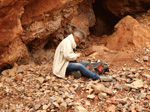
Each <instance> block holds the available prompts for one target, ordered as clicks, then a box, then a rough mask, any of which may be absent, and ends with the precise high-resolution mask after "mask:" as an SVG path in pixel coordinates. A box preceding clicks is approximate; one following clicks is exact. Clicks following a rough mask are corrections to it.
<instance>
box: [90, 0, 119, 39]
mask: <svg viewBox="0 0 150 112" xmlns="http://www.w3.org/2000/svg"><path fill="white" fill-rule="evenodd" d="M92 5H93V10H94V13H95V18H96V23H95V25H94V26H93V27H91V28H90V31H91V33H92V34H93V35H95V36H99V37H101V36H102V35H111V34H112V33H113V31H114V26H115V25H116V24H117V23H118V21H119V20H120V18H118V17H116V16H115V15H113V14H112V13H111V12H109V11H107V10H106V9H105V8H104V6H103V0H96V1H95V2H94V3H93V4H92Z"/></svg>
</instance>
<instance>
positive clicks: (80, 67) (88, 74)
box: [66, 62, 99, 80]
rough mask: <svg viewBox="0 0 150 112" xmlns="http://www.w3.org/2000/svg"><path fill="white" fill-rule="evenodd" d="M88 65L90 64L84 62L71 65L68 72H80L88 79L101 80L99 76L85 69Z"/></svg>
mask: <svg viewBox="0 0 150 112" xmlns="http://www.w3.org/2000/svg"><path fill="white" fill-rule="evenodd" d="M87 64H88V63H87V62H85V63H84V62H83V63H82V62H79V63H69V65H68V67H67V71H66V72H71V71H80V72H81V74H82V75H83V76H85V77H88V78H92V79H93V80H97V79H98V78H99V75H98V74H96V73H93V72H92V71H90V70H88V69H87V68H86V67H85V66H86V65H87Z"/></svg>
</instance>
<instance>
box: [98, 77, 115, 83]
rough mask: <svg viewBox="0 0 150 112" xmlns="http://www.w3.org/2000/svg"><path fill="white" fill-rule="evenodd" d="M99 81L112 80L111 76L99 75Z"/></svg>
mask: <svg viewBox="0 0 150 112" xmlns="http://www.w3.org/2000/svg"><path fill="white" fill-rule="evenodd" d="M99 79H100V81H101V82H111V81H112V80H113V77H112V76H99Z"/></svg>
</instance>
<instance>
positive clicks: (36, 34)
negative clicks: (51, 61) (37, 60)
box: [0, 0, 95, 68]
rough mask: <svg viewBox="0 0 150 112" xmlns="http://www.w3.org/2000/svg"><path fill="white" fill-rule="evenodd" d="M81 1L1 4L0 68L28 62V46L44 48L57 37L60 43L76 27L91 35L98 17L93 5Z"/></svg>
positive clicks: (26, 0) (37, 0) (33, 0)
mask: <svg viewBox="0 0 150 112" xmlns="http://www.w3.org/2000/svg"><path fill="white" fill-rule="evenodd" d="M82 1H83V0H44V1H43V0H23V1H17V0H13V1H12V0H11V1H10V0H3V1H1V2H0V7H1V9H0V28H1V30H0V68H2V67H3V66H7V65H13V63H15V62H17V61H18V60H20V59H21V60H22V59H26V58H27V57H28V55H29V53H28V47H29V45H30V47H32V48H33V46H34V47H35V48H37V47H38V48H43V47H44V46H45V44H46V43H47V42H48V40H49V39H50V38H52V37H54V36H56V38H57V39H58V38H61V36H60V35H63V37H62V38H61V39H63V38H64V34H65V32H67V33H71V32H72V30H73V29H72V28H75V27H76V28H78V29H80V30H82V31H84V33H85V34H86V35H88V34H89V30H88V28H89V26H90V27H91V26H93V25H94V24H95V15H94V12H93V10H92V4H91V1H90V0H85V3H86V4H84V3H82ZM79 4H80V6H79ZM6 12H7V13H6ZM79 13H80V14H79ZM71 20H72V21H71ZM65 27H66V28H65ZM68 29H69V30H68ZM50 34H54V36H49V35H50ZM56 34H57V35H56ZM52 40H53V39H52Z"/></svg>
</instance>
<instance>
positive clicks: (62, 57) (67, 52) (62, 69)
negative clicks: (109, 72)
mask: <svg viewBox="0 0 150 112" xmlns="http://www.w3.org/2000/svg"><path fill="white" fill-rule="evenodd" d="M84 39H85V35H84V33H83V32H81V31H75V32H74V33H73V34H70V35H69V36H68V37H66V38H65V39H64V40H62V41H61V43H60V44H59V45H58V47H57V48H56V51H55V56H54V61H53V73H54V74H55V75H56V76H57V77H60V78H65V74H66V73H67V72H71V71H80V73H81V74H82V75H83V76H85V77H88V78H92V79H93V80H98V79H100V80H101V81H112V77H110V76H107V77H106V76H99V75H98V74H96V73H93V72H92V71H90V70H88V69H87V68H86V67H85V66H86V65H87V64H88V63H87V62H85V63H81V62H73V61H75V60H76V59H77V58H78V57H80V56H81V53H74V51H73V50H74V49H76V47H77V45H79V44H80V43H81V42H82V41H83V40H84Z"/></svg>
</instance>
